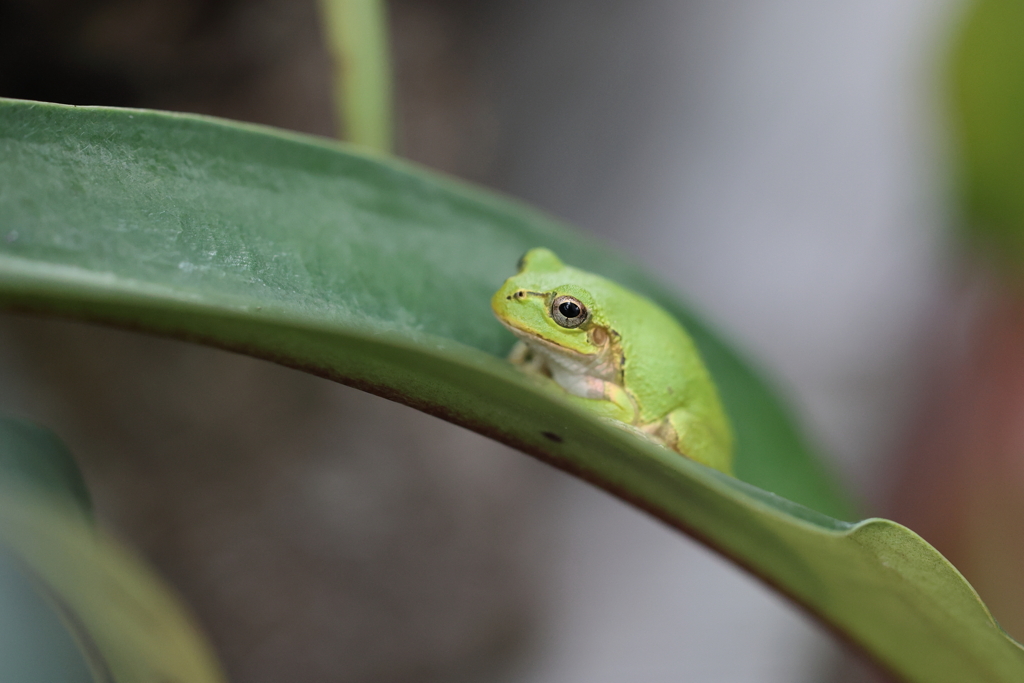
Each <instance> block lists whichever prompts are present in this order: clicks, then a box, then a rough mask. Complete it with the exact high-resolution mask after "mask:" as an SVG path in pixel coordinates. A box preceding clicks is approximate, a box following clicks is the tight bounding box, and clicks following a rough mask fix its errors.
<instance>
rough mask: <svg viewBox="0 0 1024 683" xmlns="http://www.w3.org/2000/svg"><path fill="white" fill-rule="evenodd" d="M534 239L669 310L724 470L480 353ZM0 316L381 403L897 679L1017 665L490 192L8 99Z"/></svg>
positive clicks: (940, 568)
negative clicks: (285, 375)
mask: <svg viewBox="0 0 1024 683" xmlns="http://www.w3.org/2000/svg"><path fill="white" fill-rule="evenodd" d="M535 246H546V247H549V248H551V249H553V250H554V251H555V252H556V253H558V254H559V255H560V256H562V258H563V259H564V260H565V261H566V262H568V263H570V264H572V265H576V266H579V267H583V268H586V269H588V270H592V271H594V272H597V273H600V274H602V275H605V276H607V277H611V278H613V279H615V280H617V281H619V282H620V283H622V284H624V285H627V286H629V287H632V288H633V289H635V290H637V291H640V292H642V293H644V294H647V295H648V296H650V297H651V298H653V299H655V300H657V301H658V302H659V303H661V304H662V305H663V306H664V307H665V308H666V309H667V310H669V311H670V312H672V313H673V314H675V315H677V316H678V317H679V318H680V319H682V320H683V321H684V322H685V323H686V324H687V326H688V327H689V329H690V330H691V332H692V333H693V335H694V337H695V339H696V341H697V343H698V345H699V346H700V348H701V350H702V352H703V354H704V356H705V359H706V361H707V362H708V365H709V367H710V369H711V371H712V374H713V375H714V377H715V379H716V381H717V383H718V385H719V388H720V390H721V392H722V395H723V399H724V402H725V404H726V408H727V410H728V411H729V413H730V416H731V418H732V420H733V422H734V425H735V428H736V432H737V438H738V452H737V460H736V470H737V475H738V477H739V480H737V479H733V478H731V477H727V476H724V475H720V474H718V473H716V472H714V471H712V470H709V469H707V468H704V467H702V466H700V465H697V464H695V463H693V462H691V461H688V460H686V459H685V458H681V457H679V456H678V455H676V454H674V453H671V452H669V451H666V450H665V449H662V448H659V447H657V446H654V445H652V444H650V443H647V442H645V441H643V440H641V439H638V438H636V437H635V436H633V435H631V434H630V433H628V432H626V431H624V430H620V429H616V428H614V427H611V426H609V425H607V424H604V423H602V422H600V421H598V420H595V419H594V418H593V416H591V415H589V414H583V413H580V412H577V411H575V410H574V409H573V408H571V407H570V406H569V405H567V404H566V403H564V402H562V401H561V400H560V399H559V397H558V396H557V395H556V394H554V393H552V392H549V391H548V390H547V389H546V388H545V387H543V386H539V385H538V384H536V383H535V382H534V381H533V380H531V379H530V378H528V377H525V376H523V375H522V374H521V373H518V372H516V371H515V370H514V369H513V368H512V367H510V366H509V364H508V363H507V362H505V361H504V360H503V357H504V355H505V354H506V353H507V351H508V349H509V347H510V346H511V344H512V341H513V340H512V338H511V336H510V335H508V334H507V333H506V332H505V331H504V330H503V328H501V326H500V325H498V323H497V322H496V321H495V320H494V318H493V316H492V315H491V313H490V310H489V306H488V300H489V297H490V294H491V293H492V292H493V291H494V290H495V289H497V287H498V285H499V284H500V283H501V282H502V280H503V279H504V278H505V277H506V276H507V275H508V274H509V273H510V272H511V271H512V270H513V268H514V264H515V262H516V260H517V259H518V257H519V256H520V255H521V254H522V253H523V252H524V251H526V249H528V248H530V247H535ZM0 304H2V305H3V306H4V307H6V308H8V309H12V310H28V311H33V312H39V313H50V314H59V315H65V316H71V317H76V318H83V319H88V320H95V321H99V322H105V323H109V324H113V325H119V326H123V327H129V328H132V329H142V330H147V331H150V332H154V333H158V334H163V335H169V336H174V337H177V338H182V339H189V340H193V341H199V342H203V343H208V344H212V345H216V346H220V347H223V348H228V349H234V350H237V351H240V352H244V353H249V354H251V355H255V356H259V357H262V358H267V359H270V360H274V361H277V362H280V363H283V364H286V365H290V366H293V367H297V368H301V369H304V370H307V371H310V372H313V373H316V374H319V375H322V376H324V377H329V378H332V379H335V380H338V381H342V382H345V383H347V384H350V385H353V386H357V387H360V388H363V389H366V390H368V391H372V392H374V393H377V394H380V395H383V396H386V397H389V398H392V399H394V400H398V401H401V402H403V403H406V404H408V405H411V406H413V407H416V408H419V409H421V410H425V411H427V412H430V413H433V414H435V415H439V416H441V417H444V418H445V419H448V420H450V421H452V422H456V423H458V424H461V425H464V426H467V427H469V428H471V429H474V430H476V431H479V432H481V433H483V434H487V435H489V436H492V437H494V438H496V439H499V440H501V441H503V442H505V443H508V444H510V445H513V446H515V447H517V448H520V449H521V450H523V451H525V452H528V453H531V454H533V455H535V456H537V457H539V458H541V459H542V460H545V461H546V462H549V463H551V464H553V465H555V466H556V467H560V468H562V469H564V470H567V471H569V472H572V473H575V474H576V475H578V476H580V477H582V478H584V479H586V480H588V481H591V482H593V483H594V484H596V485H598V486H600V487H602V488H604V489H606V490H608V491H610V492H612V493H614V494H615V495H618V496H620V497H621V498H623V499H625V500H627V501H629V502H631V503H633V504H635V505H637V506H638V507H641V508H643V509H645V510H648V511H649V512H651V513H652V514H653V515H655V516H657V517H659V518H660V519H662V520H664V521H665V522H666V523H668V524H670V525H673V526H675V527H677V528H679V529H681V530H683V531H685V532H687V533H689V534H691V535H693V536H694V537H696V538H698V539H700V540H702V541H703V542H705V543H706V544H708V545H709V546H711V547H713V548H715V549H717V550H719V551H720V552H722V553H724V554H725V555H727V556H728V557H730V558H732V559H733V560H735V561H736V562H738V563H739V564H741V565H743V566H745V567H747V568H748V569H750V570H751V571H753V572H755V573H756V574H757V575H759V576H760V577H762V578H763V579H764V580H766V581H767V582H769V583H771V584H772V585H774V586H775V587H777V588H778V589H779V590H781V591H782V592H784V593H785V594H787V595H789V596H791V597H792V598H794V599H795V600H797V601H798V602H800V603H801V604H803V605H804V606H806V607H807V608H808V609H809V610H811V611H812V612H813V613H815V614H817V615H818V616H820V617H821V618H822V619H824V620H825V621H826V622H827V623H829V624H830V625H831V626H832V627H833V628H835V629H836V630H838V631H840V632H842V633H843V634H844V635H846V636H847V637H848V638H850V639H851V640H853V641H855V642H857V643H859V644H860V645H862V646H863V647H864V648H865V649H867V650H868V651H869V652H871V653H872V654H873V656H875V657H876V658H877V659H879V660H880V661H882V662H883V663H885V664H886V665H887V666H889V667H890V668H892V669H893V670H894V671H897V672H899V673H901V674H902V675H904V676H905V677H906V678H907V679H908V680H915V681H929V682H930V683H931V682H934V681H950V682H952V681H963V680H993V681H1011V680H1020V679H1021V678H1022V677H1024V651H1022V649H1021V648H1020V646H1018V645H1017V644H1016V643H1014V642H1013V641H1012V640H1010V639H1009V638H1007V637H1006V636H1005V635H1004V634H1003V633H1002V632H1001V631H1000V630H999V628H998V627H997V626H996V625H995V624H994V623H993V621H992V620H991V617H990V616H989V615H988V612H987V611H986V609H985V608H984V605H982V604H981V602H980V601H979V600H978V598H977V596H976V594H974V592H973V590H972V589H971V588H970V586H969V585H968V584H967V583H966V582H965V581H964V580H963V578H962V577H961V576H960V575H959V574H958V573H957V572H956V570H955V569H953V568H952V566H950V565H949V564H948V563H947V562H946V561H945V560H944V559H943V558H942V557H941V556H940V555H939V554H938V553H937V552H936V551H935V550H934V549H932V548H931V547H930V546H928V545H927V544H926V543H925V542H924V541H922V540H921V539H920V538H919V537H917V536H916V535H914V534H913V533H912V532H910V531H908V530H906V529H904V528H903V527H900V526H899V525H896V524H894V523H892V522H888V521H885V520H867V521H865V522H861V523H859V524H855V525H854V524H849V523H846V522H842V521H839V520H837V519H835V518H834V517H835V516H840V517H841V516H845V515H847V514H848V512H847V510H848V507H847V505H846V503H845V502H844V500H843V498H842V497H841V495H840V494H839V493H838V492H837V489H836V487H835V486H834V484H833V483H832V482H831V480H830V479H829V478H828V477H827V476H826V475H825V474H824V471H823V469H822V467H821V466H820V465H819V464H818V463H817V462H816V461H815V460H814V459H812V457H811V456H810V455H809V453H808V451H807V449H806V447H805V446H804V445H803V443H802V442H801V440H800V438H799V436H798V434H797V432H796V431H795V429H794V427H793V425H792V422H791V420H790V419H789V417H788V415H787V413H786V411H785V410H784V409H783V408H782V407H781V406H780V404H779V403H778V402H777V400H776V399H775V398H773V396H772V394H771V392H770V391H769V390H768V389H767V388H766V386H765V385H764V383H763V382H762V381H761V380H759V379H758V377H757V376H756V374H754V373H753V372H751V370H750V369H749V368H748V367H747V366H746V365H745V364H743V363H742V362H741V361H740V360H739V359H738V357H737V356H736V355H735V354H734V353H733V352H732V351H730V350H729V349H728V347H726V346H725V345H724V344H723V343H722V342H721V341H720V340H718V339H717V338H716V337H714V336H713V335H712V334H711V333H710V332H709V331H708V330H707V329H706V328H705V327H704V326H702V325H701V324H699V322H698V321H697V320H696V319H695V318H694V317H693V316H692V315H690V314H689V313H688V312H687V311H686V309H685V308H684V307H682V306H681V305H680V304H679V303H678V301H677V300H676V299H675V297H673V296H672V295H671V294H670V293H668V292H667V291H666V290H665V289H664V288H663V287H661V286H660V285H659V284H658V283H657V282H655V281H653V280H651V279H650V278H649V277H647V276H645V275H644V274H643V273H642V272H641V271H639V270H638V269H637V268H635V267H634V266H633V265H631V264H629V263H627V262H624V261H623V260H622V259H621V258H620V257H617V256H615V255H613V254H612V253H610V252H609V251H607V250H605V249H603V248H602V247H600V246H599V245H596V244H594V243H593V242H592V241H589V240H587V239H586V238H583V237H581V236H580V235H578V234H576V233H573V232H571V231H569V230H567V229H566V228H564V227H563V226H561V225H559V224H557V223H555V222H554V221H552V220H551V219H549V218H547V217H545V216H543V215H541V214H539V213H537V212H535V211H532V210H530V209H529V208H527V207H524V206H522V205H520V204H517V203H515V202H512V201H509V200H507V199H503V198H501V197H497V196H495V195H493V194H490V193H486V192H482V191H480V190H477V189H474V188H471V187H467V186H464V185H461V184H459V183H456V182H453V181H450V180H447V179H444V178H440V177H438V176H436V175H432V174H430V173H427V172H425V171H422V170H418V169H415V168H412V167H410V166H407V165H405V164H401V163H398V162H391V161H384V160H380V159H373V158H368V157H364V156H360V155H358V154H355V153H352V152H351V151H348V150H346V149H345V148H344V147H341V146H338V145H335V144H331V143H328V142H326V141H320V140H316V139H312V138H307V137H302V136H297V135H291V134H287V133H281V132H278V131H272V130H269V129H262V128H257V127H252V126H246V125H241V124H232V123H228V122H222V121H215V120H210V119H202V118H197V117H188V116H176V115H169V114H161V113H155V112H141V111H124V110H109V109H92V108H78V109H76V108H69V107H61V106H55V105H39V104H34V103H24V102H8V103H6V104H4V105H2V106H0ZM741 480H742V481H741ZM829 515H832V516H829ZM680 618H681V619H683V618H688V617H687V616H686V615H680Z"/></svg>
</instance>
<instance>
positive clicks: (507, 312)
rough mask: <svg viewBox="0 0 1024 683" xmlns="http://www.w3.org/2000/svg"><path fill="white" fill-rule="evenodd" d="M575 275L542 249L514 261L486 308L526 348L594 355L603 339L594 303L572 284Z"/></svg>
mask: <svg viewBox="0 0 1024 683" xmlns="http://www.w3.org/2000/svg"><path fill="white" fill-rule="evenodd" d="M579 272H580V271H577V270H576V269H574V268H570V267H569V266H566V265H565V264H564V263H562V261H561V260H559V258H558V257H557V256H555V254H554V253H553V252H552V251H550V250H548V249H543V248H537V249H531V250H530V251H528V252H526V254H524V255H523V257H522V258H521V259H519V272H518V273H516V274H515V275H513V276H512V277H510V278H509V279H508V280H506V281H505V284H504V285H502V286H501V289H499V290H498V291H497V292H496V293H495V294H494V296H493V297H492V298H491V308H493V309H494V314H495V315H496V316H497V317H498V320H500V321H501V323H502V324H503V325H505V326H506V327H507V328H509V329H510V330H512V332H513V333H514V334H515V335H516V336H517V337H519V338H520V339H523V340H524V341H526V342H535V343H538V342H539V343H542V344H543V343H545V342H546V343H547V344H550V345H554V346H556V347H558V348H559V349H562V350H571V351H575V352H577V353H582V354H587V355H592V354H595V353H598V352H599V351H600V350H601V348H603V347H604V345H605V343H606V342H607V341H608V333H607V330H606V328H605V327H604V326H601V325H598V324H595V316H594V313H595V310H596V309H595V303H596V302H595V301H594V297H593V296H591V294H590V292H588V291H587V290H586V289H584V288H583V287H581V286H579V285H578V284H574V282H575V281H577V280H579V277H578V276H577V274H578V273H579Z"/></svg>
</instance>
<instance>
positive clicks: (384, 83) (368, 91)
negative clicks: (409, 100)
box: [320, 0, 392, 154]
mask: <svg viewBox="0 0 1024 683" xmlns="http://www.w3.org/2000/svg"><path fill="white" fill-rule="evenodd" d="M320 14H321V17H322V22H323V29H324V36H325V40H326V43H327V48H328V50H329V51H330V52H331V55H332V57H333V60H334V88H333V94H334V104H335V116H336V119H337V124H338V130H339V137H341V138H342V139H345V140H348V141H349V142H352V143H354V144H357V145H362V146H364V147H368V148H370V149H373V150H375V151H377V152H382V153H385V154H388V153H390V152H391V145H392V105H391V66H390V58H389V56H388V39H387V11H386V8H385V6H384V3H383V2H379V0H320Z"/></svg>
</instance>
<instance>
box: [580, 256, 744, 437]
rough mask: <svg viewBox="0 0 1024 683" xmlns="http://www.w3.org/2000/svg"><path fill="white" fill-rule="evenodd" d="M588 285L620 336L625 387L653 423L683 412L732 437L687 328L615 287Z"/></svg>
mask: <svg viewBox="0 0 1024 683" xmlns="http://www.w3.org/2000/svg"><path fill="white" fill-rule="evenodd" d="M591 278H592V281H591V282H588V283H586V284H584V285H583V286H585V287H587V288H588V289H589V290H590V291H591V293H592V294H593V295H594V298H595V299H596V300H597V301H599V302H601V306H600V310H599V311H597V312H595V313H596V314H597V316H598V318H599V320H600V322H602V323H604V324H606V325H607V326H608V327H609V328H610V329H612V330H614V331H616V332H618V333H619V340H618V343H619V344H620V346H621V353H622V373H623V384H624V385H625V387H626V389H627V391H629V392H630V393H631V394H633V396H634V398H636V399H637V403H638V405H639V406H640V411H641V419H642V420H643V421H644V422H653V421H656V420H659V419H661V418H663V417H665V416H666V415H667V414H668V413H670V412H672V411H674V410H677V409H679V408H683V409H685V410H687V411H689V412H690V413H692V414H693V415H694V416H695V417H697V418H698V419H702V420H706V421H707V422H708V423H709V426H711V427H712V428H715V429H716V431H717V430H719V429H720V430H724V431H726V432H728V425H727V421H726V418H725V413H724V411H723V409H722V406H721V401H720V400H719V397H718V391H717V389H716V388H715V385H714V382H713V381H712V379H711V376H710V374H709V373H708V370H707V368H706V367H705V365H704V362H703V361H702V360H701V357H700V352H699V351H698V350H697V347H696V345H695V344H694V342H693V339H692V338H691V337H690V335H689V334H688V333H687V332H686V330H685V329H684V328H683V326H682V325H681V324H680V323H679V322H678V321H677V320H676V319H675V318H674V317H672V316H671V315H669V314H668V313H667V312H666V311H665V310H664V309H662V308H661V307H660V306H657V305H656V304H654V303H653V302H651V301H650V300H648V299H646V298H644V297H642V296H640V295H638V294H635V293H634V292H631V291H629V290H627V289H625V288H623V287H621V286H619V285H617V284H615V283H614V282H611V281H609V280H606V279H604V278H601V277H599V276H591Z"/></svg>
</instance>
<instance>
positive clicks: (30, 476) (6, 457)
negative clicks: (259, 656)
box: [0, 418, 223, 683]
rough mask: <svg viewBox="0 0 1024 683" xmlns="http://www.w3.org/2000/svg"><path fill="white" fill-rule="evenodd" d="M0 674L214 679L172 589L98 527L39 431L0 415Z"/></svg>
mask: <svg viewBox="0 0 1024 683" xmlns="http://www.w3.org/2000/svg"><path fill="white" fill-rule="evenodd" d="M0 680H2V681H4V683H47V682H49V681H62V682H66V683H87V682H89V681H94V682H96V683H166V682H168V681H194V682H195V683H221V682H222V681H223V677H222V676H221V674H220V670H219V668H218V666H217V664H216V662H215V660H214V659H213V656H212V654H211V652H210V649H209V646H208V645H207V644H206V643H205V642H204V640H203V639H202V637H201V636H200V635H199V634H198V632H197V631H196V629H195V627H194V626H193V625H192V623H191V620H190V618H189V616H188V615H187V614H186V613H185V612H184V611H183V609H182V607H181V606H180V604H179V603H178V602H177V600H176V598H174V596H173V595H172V594H171V593H170V591H169V590H168V589H167V587H165V586H164V585H163V583H162V582H161V581H160V580H159V579H158V578H156V577H155V576H154V575H153V574H152V573H151V572H150V571H149V570H148V569H146V568H145V567H144V566H143V565H142V564H141V563H140V562H139V561H138V560H136V559H135V558H134V557H132V556H131V555H130V554H129V553H127V552H126V551H125V550H124V549H123V548H121V547H120V546H118V545H117V544H116V543H114V542H113V541H111V540H110V539H108V538H106V537H105V536H104V535H103V533H102V532H100V531H99V530H97V529H96V528H95V527H94V526H93V524H92V521H91V518H90V509H89V503H88V496H87V494H86V493H85V487H84V484H83V482H82V478H81V475H80V474H79V472H78V469H77V467H76V466H75V464H74V461H73V460H72V459H71V457H70V454H69V453H68V451H67V449H66V448H65V447H64V446H63V444H61V443H60V441H59V440H57V438H56V437H54V436H53V435H52V434H50V433H49V432H47V431H45V430H42V429H40V428H38V427H35V426H33V425H29V424H27V423H23V422H19V421H17V420H12V419H9V418H0Z"/></svg>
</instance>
